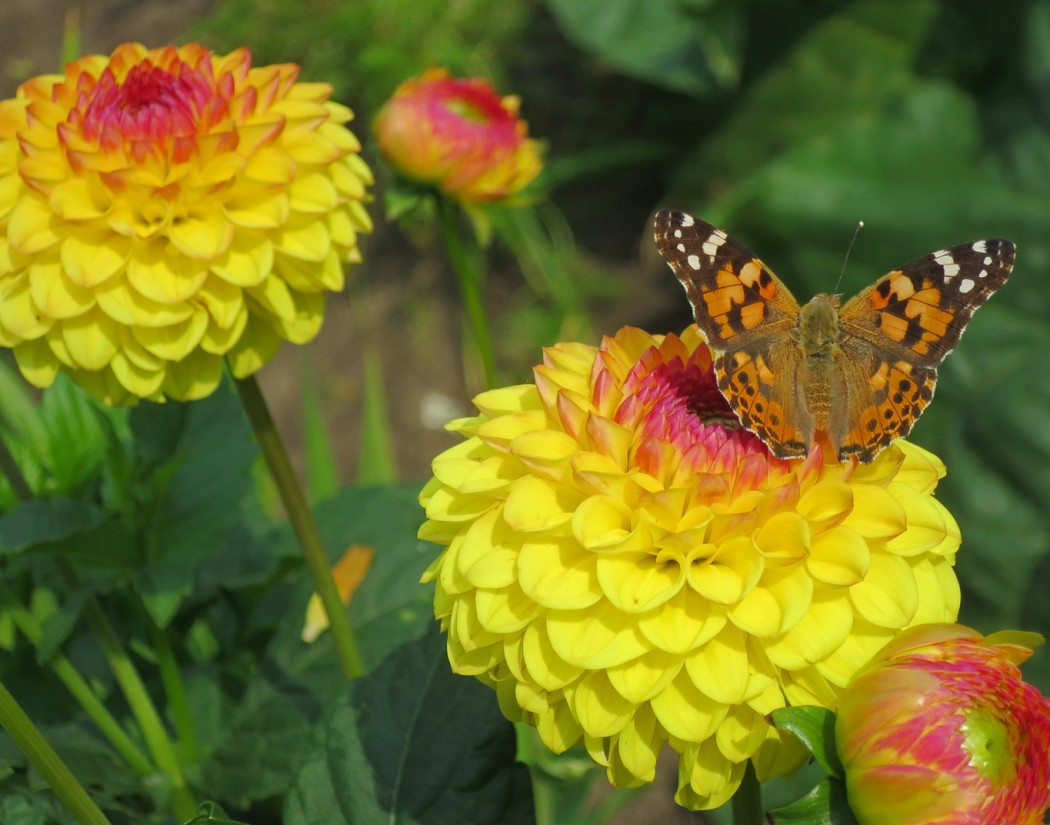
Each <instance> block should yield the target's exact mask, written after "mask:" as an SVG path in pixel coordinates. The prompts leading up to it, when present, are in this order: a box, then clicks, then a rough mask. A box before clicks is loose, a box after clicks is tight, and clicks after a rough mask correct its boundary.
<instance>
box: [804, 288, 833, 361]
mask: <svg viewBox="0 0 1050 825" xmlns="http://www.w3.org/2000/svg"><path fill="white" fill-rule="evenodd" d="M838 304H839V301H838V298H837V297H836V296H833V295H823V294H822V295H817V296H816V297H815V298H813V300H811V301H810V302H809V303H808V304H806V305H805V306H803V307H802V308H801V309H800V310H799V313H798V347H799V349H800V350H801V351H802V355H803V356H804V357H805V359H806V360H807V361H808V362H810V363H811V364H814V365H815V364H816V362H820V361H833V360H834V359H835V358H836V357H837V356H838V354H839V352H840V349H841V348H840V346H839V344H840V342H841V333H840V331H839V313H838Z"/></svg>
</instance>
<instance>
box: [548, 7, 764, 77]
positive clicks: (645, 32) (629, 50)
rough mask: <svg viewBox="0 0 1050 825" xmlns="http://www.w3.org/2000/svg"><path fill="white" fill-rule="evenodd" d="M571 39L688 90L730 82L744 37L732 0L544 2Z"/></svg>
mask: <svg viewBox="0 0 1050 825" xmlns="http://www.w3.org/2000/svg"><path fill="white" fill-rule="evenodd" d="M547 5H548V7H549V8H550V10H551V12H552V13H553V14H554V17H555V18H556V19H557V21H558V23H559V24H560V26H561V28H562V30H563V31H564V32H565V34H566V36H568V37H569V38H570V39H571V40H574V41H575V42H576V43H578V44H579V45H580V46H581V47H583V48H584V49H586V50H588V51H590V52H592V53H593V54H595V55H596V56H598V57H600V58H601V59H602V60H604V61H607V62H608V63H610V64H611V65H613V66H616V67H617V68H618V69H620V70H621V71H624V72H626V73H628V74H631V75H634V76H637V77H640V78H643V79H645V80H648V81H650V82H651V83H655V84H658V85H660V86H664V87H666V88H670V89H674V90H677V91H681V92H688V93H691V94H698V95H700V94H710V93H712V92H715V91H718V90H723V89H728V88H731V87H733V86H735V85H736V83H737V82H738V80H739V78H740V73H741V68H742V66H741V63H742V52H743V46H744V43H745V41H746V38H745V23H744V9H743V7H742V6H741V4H739V3H729V2H706V3H700V2H693V3H688V2H682V0H547Z"/></svg>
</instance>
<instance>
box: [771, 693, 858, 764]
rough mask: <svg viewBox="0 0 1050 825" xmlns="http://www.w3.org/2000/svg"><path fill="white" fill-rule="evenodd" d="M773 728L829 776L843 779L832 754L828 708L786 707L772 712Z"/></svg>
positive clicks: (832, 731)
mask: <svg viewBox="0 0 1050 825" xmlns="http://www.w3.org/2000/svg"><path fill="white" fill-rule="evenodd" d="M772 717H773V724H774V725H776V726H777V727H778V728H780V729H782V730H786V731H790V732H791V733H793V734H794V735H795V737H796V738H798V740H799V741H801V742H802V744H803V745H805V746H806V747H807V748H809V752H810V753H811V754H813V758H814V759H816V760H817V763H818V764H819V765H820V767H822V768H823V769H824V771H825V772H826V773H827V774H828V775H829V776H835V777H841V776H842V763H841V762H839V757H838V752H837V751H836V750H835V714H834V713H832V712H831V711H830V710H828V709H827V708H820V707H815V706H811V707H787V708H778V709H777V710H775V711H773V713H772Z"/></svg>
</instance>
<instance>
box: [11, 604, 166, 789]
mask: <svg viewBox="0 0 1050 825" xmlns="http://www.w3.org/2000/svg"><path fill="white" fill-rule="evenodd" d="M0 605H2V606H3V607H4V609H5V610H6V611H7V613H8V615H10V616H11V618H12V619H14V622H15V626H16V627H18V629H19V630H20V631H21V632H22V635H24V636H25V637H26V638H27V639H28V640H29V641H30V643H31V644H32V645H33V647H38V646H39V644H40V640H41V638H43V635H44V633H43V629H42V628H41V627H40V623H39V622H38V621H37V620H36V617H35V616H34V615H33V614H32V613H30V612H29V611H28V610H26V608H25V607H23V606H22V605H21V604H20V603H19V602H18V600H17V599H16V598H15V596H14V594H13V593H11V591H10V590H8V589H7V588H6V587H5V586H4V585H3V584H0ZM47 664H48V667H50V668H51V670H52V672H53V673H54V674H55V675H56V676H57V677H58V678H59V679H60V680H61V682H62V684H64V685H65V686H66V689H67V690H68V691H69V692H70V694H72V696H73V698H74V699H76V701H77V703H78V704H79V705H80V707H81V708H82V709H83V710H84V712H85V713H86V714H87V715H88V717H90V719H91V721H93V722H94V723H95V725H96V726H97V727H98V729H99V731H100V732H101V733H102V735H103V736H105V737H106V739H108V740H109V743H110V744H111V745H112V746H113V748H114V749H115V750H116V751H117V753H119V754H120V755H121V756H122V757H124V761H126V762H127V763H128V764H129V765H130V766H131V768H132V769H133V770H134V771H135V773H137V774H138V775H139V776H148V775H149V774H151V773H153V771H154V768H153V765H152V764H151V763H150V761H149V759H148V758H147V757H146V755H145V754H144V753H143V752H142V751H141V750H139V748H138V746H137V745H136V744H135V743H134V742H132V741H131V737H129V736H128V735H127V733H125V732H124V728H122V727H121V726H120V723H119V722H118V721H117V720H116V719H115V718H113V714H111V713H110V712H109V709H108V708H107V707H106V706H105V705H104V704H102V702H101V701H100V700H99V698H98V697H97V696H96V695H95V691H94V690H92V689H91V686H90V685H89V684H88V683H87V681H86V680H85V679H84V677H83V676H81V675H80V672H79V671H78V670H77V669H76V668H75V667H73V665H72V663H71V662H70V661H69V659H67V658H66V657H65V656H63V655H62V654H61V653H55V654H53V655H52V656H51V657H50V658H49V659H48V661H47Z"/></svg>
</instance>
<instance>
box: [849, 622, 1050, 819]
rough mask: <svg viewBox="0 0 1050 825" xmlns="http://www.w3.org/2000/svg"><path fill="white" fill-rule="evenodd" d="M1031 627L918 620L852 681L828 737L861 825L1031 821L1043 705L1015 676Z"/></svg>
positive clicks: (1043, 732) (1045, 768) (1043, 739)
mask: <svg viewBox="0 0 1050 825" xmlns="http://www.w3.org/2000/svg"><path fill="white" fill-rule="evenodd" d="M1033 636H1034V634H1023V633H1011V632H1005V633H996V634H993V635H992V636H988V637H987V638H986V637H983V636H981V634H980V633H977V632H976V631H974V630H971V629H970V628H967V627H962V626H960V625H943V624H938V625H926V626H923V627H914V628H911V629H910V630H909V631H907V632H905V633H902V634H901V635H900V636H898V637H897V638H896V639H894V640H893V641H892V642H891V643H890V644H889V645H887V646H886V648H885V649H884V650H883V651H882V652H881V653H880V654H879V655H878V656H877V657H876V658H875V659H874V660H873V661H872V663H871V664H870V665H869V666H868V667H867V668H865V669H864V670H863V671H862V672H861V673H860V674H858V675H857V676H856V677H854V679H853V681H852V682H851V683H850V685H849V686H848V687H847V688H846V690H845V691H844V692H843V694H842V697H841V699H840V700H839V707H838V716H837V721H836V727H835V741H836V746H837V748H838V751H839V756H840V758H841V760H842V764H843V767H844V768H845V772H846V789H847V795H848V797H849V803H850V807H851V808H852V809H853V812H854V814H855V816H856V817H857V819H858V821H859V822H860V823H861V825H927V823H929V825H999V823H1010V825H1036V823H1041V822H1042V821H1043V813H1044V811H1045V810H1046V809H1047V806H1050V700H1048V699H1046V698H1044V697H1043V696H1042V695H1040V693H1039V691H1038V690H1037V689H1036V688H1035V687H1033V686H1032V685H1029V684H1026V683H1025V682H1023V681H1022V680H1021V672H1020V670H1019V669H1018V665H1019V664H1021V662H1023V661H1024V660H1025V659H1027V658H1028V657H1029V656H1031V655H1032V650H1031V646H1032V644H1033V643H1038V642H1040V641H1041V640H1039V639H1038V638H1037V637H1036V638H1035V639H1033Z"/></svg>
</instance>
